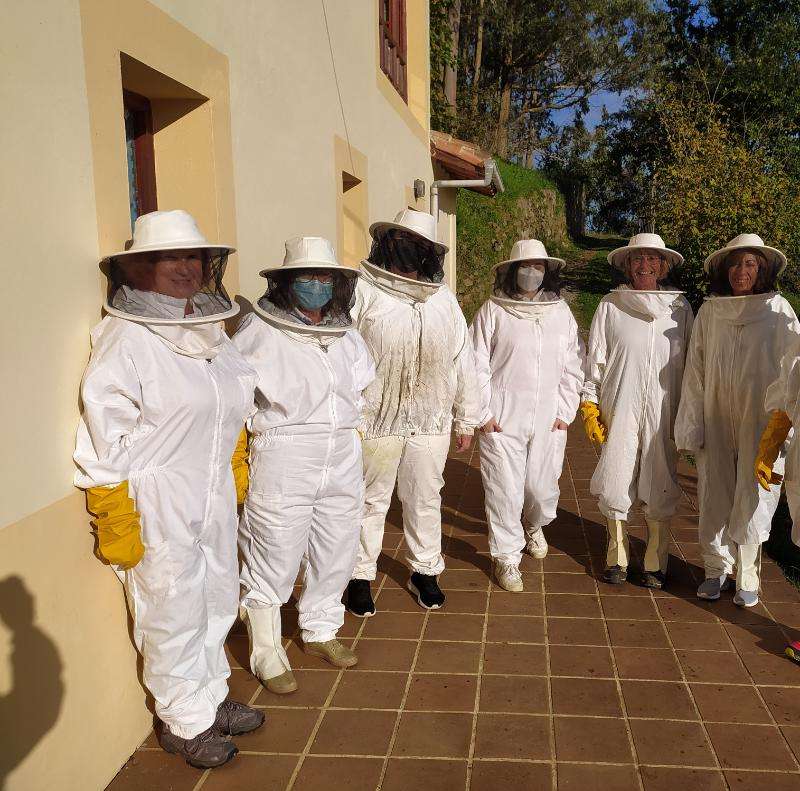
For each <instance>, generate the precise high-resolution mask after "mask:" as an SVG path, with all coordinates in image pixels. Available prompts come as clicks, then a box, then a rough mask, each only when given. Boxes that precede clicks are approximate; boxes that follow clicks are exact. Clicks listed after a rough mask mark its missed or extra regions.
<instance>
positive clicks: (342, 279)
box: [265, 269, 358, 318]
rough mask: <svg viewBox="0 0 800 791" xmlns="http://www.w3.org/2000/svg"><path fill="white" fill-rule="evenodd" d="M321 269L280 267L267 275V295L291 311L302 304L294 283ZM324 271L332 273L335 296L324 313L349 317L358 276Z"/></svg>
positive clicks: (268, 298)
mask: <svg viewBox="0 0 800 791" xmlns="http://www.w3.org/2000/svg"><path fill="white" fill-rule="evenodd" d="M320 271H321V270H319V269H278V270H276V271H275V272H270V274H269V275H268V277H267V281H268V283H269V288H268V289H267V293H266V295H265V296H266V298H267V300H268V301H269V302H271V303H272V304H273V305H275V307H277V308H280V309H281V310H284V311H286V312H287V313H290V312H291V311H293V310H295V309H296V308H298V307H299V305H300V302H299V300H298V299H297V294H295V293H294V289H293V288H292V283H293V282H294V281H295V280H296V279H297V278H298V277H302V276H306V277H307V276H308V275H313V274H319V272H320ZM324 271H325V272H326V273H328V274H330V275H331V278H332V280H333V296H332V297H331V301H330V302H329V303H328V304H327V305H326V306H325V307H324V309H323V314H324V315H325V316H346V317H347V318H349V317H350V306H351V305H352V303H353V293H354V291H355V287H356V280H357V279H358V278H357V277H354V276H348V275H346V274H345V273H344V272H335V271H333V270H330V269H327V270H324ZM354 274H355V273H354Z"/></svg>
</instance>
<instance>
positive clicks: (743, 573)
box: [733, 544, 761, 607]
mask: <svg viewBox="0 0 800 791" xmlns="http://www.w3.org/2000/svg"><path fill="white" fill-rule="evenodd" d="M760 559H761V544H739V547H738V552H737V558H736V595H735V596H734V597H733V603H734V604H738V605H739V607H755V606H756V604H758V588H759V579H758V576H759V574H758V572H759V566H760Z"/></svg>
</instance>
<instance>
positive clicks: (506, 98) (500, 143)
mask: <svg viewBox="0 0 800 791" xmlns="http://www.w3.org/2000/svg"><path fill="white" fill-rule="evenodd" d="M511 83H512V79H511V76H510V75H509V77H508V79H506V80H505V82H504V83H503V87H502V89H501V91H500V113H499V114H498V116H497V132H496V134H495V149H496V150H497V156H499V157H501V158H503V159H505V158H506V157H508V119H509V117H510V116H511Z"/></svg>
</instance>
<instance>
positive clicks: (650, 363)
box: [639, 319, 656, 440]
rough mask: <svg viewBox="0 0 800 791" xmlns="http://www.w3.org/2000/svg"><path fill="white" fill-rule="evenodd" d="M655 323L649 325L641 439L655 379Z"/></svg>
mask: <svg viewBox="0 0 800 791" xmlns="http://www.w3.org/2000/svg"><path fill="white" fill-rule="evenodd" d="M655 323H656V320H655V319H652V320H651V321H650V323H649V325H650V326H649V338H648V342H647V376H646V377H645V380H644V391H643V393H642V413H641V415H640V416H639V439H640V440H641V437H642V430H643V429H644V421H645V417H646V411H647V397H646V396H647V393H648V392H650V380H651V379H652V378H653V352H654V347H655V337H656V333H655Z"/></svg>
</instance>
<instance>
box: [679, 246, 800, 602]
mask: <svg viewBox="0 0 800 791" xmlns="http://www.w3.org/2000/svg"><path fill="white" fill-rule="evenodd" d="M748 236H750V235H748ZM755 238H756V239H758V237H755ZM735 241H736V240H734V242H735ZM751 241H752V240H751ZM758 243H759V244H763V243H761V240H760V239H758ZM731 244H733V243H731ZM728 249H729V248H722V249H721V250H720V251H717V253H715V254H713V255H712V256H710V257H709V260H708V261H707V268H708V267H709V266H711V267H712V268H713V266H714V265H715V264H717V263H718V262H720V259H721V261H722V262H724V257H725V253H726V251H727V250H728ZM763 249H764V250H766V251H768V250H769V249H771V248H763ZM773 280H774V277H773ZM798 333H800V325H799V324H798V321H797V317H796V316H795V313H794V311H793V310H792V308H791V306H790V305H789V303H788V302H787V301H786V300H785V299H784V298H783V297H782V296H780V294H777V293H775V292H774V291H769V292H767V293H762V294H752V295H749V296H712V297H710V298H708V299H707V300H706V301H705V302H704V303H703V305H702V307H701V308H700V310H699V311H698V314H697V320H696V321H695V325H694V331H693V334H692V342H691V347H690V351H689V357H688V361H687V365H686V373H685V375H684V382H683V393H682V397H681V405H680V411H679V413H678V418H677V421H676V425H675V441H676V443H677V444H678V447H679V448H680V449H681V450H687V451H689V452H691V453H692V454H694V456H695V458H696V460H697V468H698V479H699V480H698V484H699V485H698V495H699V500H700V547H701V550H702V555H703V564H704V566H705V574H706V580H707V581H708V582H710V583H714V589H713V590H712V591H711V593H710V594H708V593H707V591H706V590H705V588H704V586H703V585H701V588H700V589H699V590H698V595H699V596H700V597H701V598H712V599H714V598H719V591H720V589H721V588H722V587H724V586H725V584H726V576H727V575H728V574H730V573H732V571H733V569H734V567H736V568H737V571H738V572H739V578H738V580H737V589H738V590H740V591H741V590H745V591H751V592H755V591H757V590H758V573H757V569H756V563H755V561H756V558H757V553H758V548H759V546H760V544H761V543H762V542H763V541H765V540H766V539H767V538H768V537H769V532H770V526H771V520H772V515H773V514H774V512H775V508H776V507H777V505H778V499H779V497H780V486H773V487H771V488H770V490H769V491H765V490H763V489H762V488H761V487H759V485H758V484H757V482H756V481H755V479H754V476H753V468H754V464H755V459H756V454H757V452H758V445H759V439H760V437H761V434H762V432H763V430H764V428H765V427H766V425H767V423H768V420H769V412H768V407H767V406H765V397H766V391H767V387H768V386H769V385H770V384H772V383H773V382H774V381H775V380H776V379H777V378H778V375H779V371H780V364H781V360H782V358H783V357H784V355H785V353H786V352H787V351H788V350H789V349H790V348H791V347H792V346H793V344H794V343H795V342H796V340H797V337H798ZM779 408H783V407H779ZM774 469H775V471H776V472H778V473H780V472H782V471H783V455H782V454H781V456H780V457H779V458H778V459H777V460H776V462H775V467H774ZM743 553H744V554H743ZM737 603H738V602H737ZM750 603H751V602H749V601H748V602H746V604H747V605H748V606H749V605H750ZM753 603H755V602H753Z"/></svg>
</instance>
